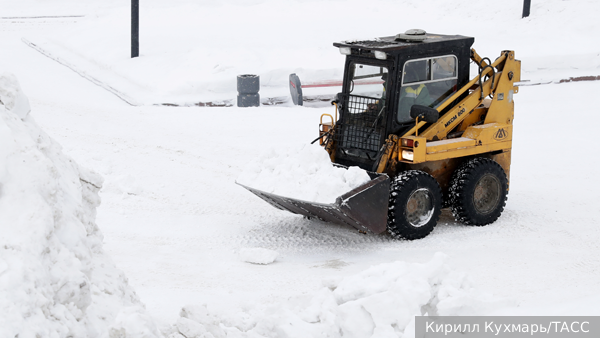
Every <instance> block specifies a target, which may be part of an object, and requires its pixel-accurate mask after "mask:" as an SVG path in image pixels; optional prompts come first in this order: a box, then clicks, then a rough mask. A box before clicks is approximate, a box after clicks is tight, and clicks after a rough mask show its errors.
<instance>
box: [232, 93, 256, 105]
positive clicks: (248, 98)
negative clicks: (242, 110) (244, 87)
mask: <svg viewBox="0 0 600 338" xmlns="http://www.w3.org/2000/svg"><path fill="white" fill-rule="evenodd" d="M237 106H238V107H258V106H260V94H239V95H238V96H237Z"/></svg>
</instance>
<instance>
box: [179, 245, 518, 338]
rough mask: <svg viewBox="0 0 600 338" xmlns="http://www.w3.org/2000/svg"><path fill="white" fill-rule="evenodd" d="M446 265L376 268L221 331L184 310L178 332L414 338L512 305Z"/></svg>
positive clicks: (198, 312) (205, 314) (442, 258)
mask: <svg viewBox="0 0 600 338" xmlns="http://www.w3.org/2000/svg"><path fill="white" fill-rule="evenodd" d="M446 261H447V257H446V255H444V254H441V253H438V254H436V255H434V257H433V258H432V259H431V260H430V261H429V262H427V263H421V264H419V263H405V262H393V263H386V264H379V265H376V266H372V267H370V268H369V269H367V270H365V271H363V272H360V273H357V274H355V275H351V276H348V277H345V278H343V279H341V280H340V281H337V282H334V281H330V282H329V283H328V285H327V286H323V287H321V288H320V289H318V290H316V291H314V292H313V293H312V295H307V296H301V297H294V298H292V299H290V300H288V301H286V302H283V303H280V304H277V305H272V306H270V307H267V308H266V309H264V310H262V311H256V312H246V313H237V314H235V315H234V316H229V318H221V321H223V322H224V324H222V325H220V326H216V325H214V322H215V316H214V315H212V314H211V313H210V311H209V309H208V308H207V307H206V306H200V307H193V306H189V307H184V308H183V309H182V311H181V317H180V318H179V319H178V320H177V323H176V325H175V327H174V328H173V331H175V330H177V331H178V332H179V333H181V334H183V335H184V336H186V337H190V336H192V337H224V336H226V335H227V336H235V337H289V338H293V337H297V338H302V337H352V338H354V337H357V338H358V337H414V317H415V316H421V315H426V314H427V315H432V316H433V315H435V316H458V315H462V316H468V315H474V314H479V315H481V314H484V313H486V312H489V310H490V309H494V308H497V307H499V306H505V305H507V304H510V302H507V301H504V300H499V299H496V298H494V297H493V296H491V295H489V294H485V293H483V292H481V291H479V290H477V289H476V288H474V287H473V284H472V282H471V280H470V279H469V278H468V277H467V276H466V275H465V274H464V273H459V272H456V271H454V270H453V269H452V268H451V267H450V266H449V265H448V264H447V262H446ZM211 323H212V324H213V325H211ZM175 333H177V332H175Z"/></svg>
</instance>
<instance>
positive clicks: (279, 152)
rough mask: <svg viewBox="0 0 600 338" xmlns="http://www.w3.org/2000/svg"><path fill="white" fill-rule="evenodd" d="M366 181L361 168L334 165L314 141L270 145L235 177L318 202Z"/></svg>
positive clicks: (367, 179)
mask: <svg viewBox="0 0 600 338" xmlns="http://www.w3.org/2000/svg"><path fill="white" fill-rule="evenodd" d="M368 181H370V177H369V175H368V174H367V172H366V171H364V170H363V169H360V168H358V167H349V168H348V169H344V168H338V167H335V166H333V164H332V163H331V159H330V158H329V154H328V153H327V152H326V151H325V150H324V149H323V147H321V146H319V145H317V144H302V145H296V146H293V147H286V148H271V149H269V150H267V151H265V152H263V153H262V154H261V155H260V156H258V157H257V158H256V159H255V160H254V161H252V162H251V163H250V164H248V166H247V167H246V169H245V170H244V172H243V173H242V174H241V175H240V176H239V177H238V179H237V182H238V183H240V184H243V185H245V186H249V187H252V188H255V189H258V190H262V191H264V192H269V193H274V194H276V195H280V196H286V197H293V198H296V199H300V200H304V201H311V202H319V203H333V202H335V199H336V198H337V197H338V196H340V195H343V194H344V193H347V192H349V191H350V190H352V189H354V188H356V187H358V186H360V185H361V184H364V183H366V182H368Z"/></svg>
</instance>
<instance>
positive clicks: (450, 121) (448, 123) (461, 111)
mask: <svg viewBox="0 0 600 338" xmlns="http://www.w3.org/2000/svg"><path fill="white" fill-rule="evenodd" d="M465 111H466V109H465V108H463V109H461V110H460V111H459V112H458V113H457V114H456V115H454V116H452V118H450V120H448V122H446V124H444V128H446V127H448V126H449V125H450V124H451V123H452V122H454V121H455V120H456V119H457V118H458V117H459V116H461V115H462V114H464V113H465Z"/></svg>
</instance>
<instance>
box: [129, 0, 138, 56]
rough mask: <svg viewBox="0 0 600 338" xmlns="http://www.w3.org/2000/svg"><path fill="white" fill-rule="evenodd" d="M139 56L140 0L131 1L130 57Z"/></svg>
mask: <svg viewBox="0 0 600 338" xmlns="http://www.w3.org/2000/svg"><path fill="white" fill-rule="evenodd" d="M139 55H140V0H131V57H132V58H135V57H138V56H139Z"/></svg>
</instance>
